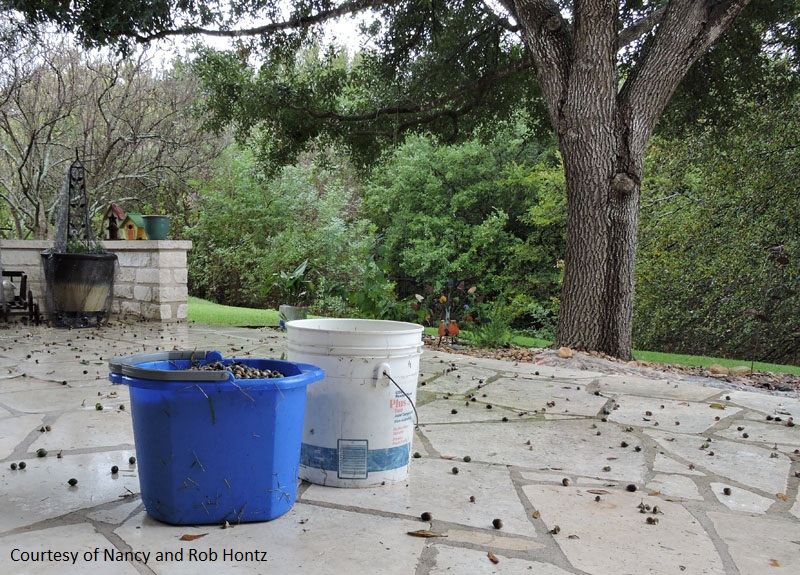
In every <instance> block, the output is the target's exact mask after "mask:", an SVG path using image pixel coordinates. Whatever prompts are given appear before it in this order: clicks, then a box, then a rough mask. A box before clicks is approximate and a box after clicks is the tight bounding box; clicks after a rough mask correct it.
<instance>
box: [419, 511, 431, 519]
mask: <svg viewBox="0 0 800 575" xmlns="http://www.w3.org/2000/svg"><path fill="white" fill-rule="evenodd" d="M419 518H420V519H422V520H423V521H431V520H432V519H433V514H432V513H431V512H430V511H423V512H422V514H421V515H420V516H419Z"/></svg>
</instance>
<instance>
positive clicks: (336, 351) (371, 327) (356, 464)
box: [286, 319, 422, 487]
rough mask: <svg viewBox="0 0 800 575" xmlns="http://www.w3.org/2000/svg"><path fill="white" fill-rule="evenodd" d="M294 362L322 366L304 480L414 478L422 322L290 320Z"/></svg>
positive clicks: (342, 482) (309, 419) (309, 408)
mask: <svg viewBox="0 0 800 575" xmlns="http://www.w3.org/2000/svg"><path fill="white" fill-rule="evenodd" d="M286 333H287V349H288V360H289V361H292V362H303V363H309V364H311V365H316V366H318V367H321V368H322V369H323V370H324V371H325V379H323V380H322V381H319V382H317V383H315V384H314V385H313V386H310V387H309V389H308V391H307V398H306V414H305V425H304V428H303V440H302V446H301V451H300V472H299V474H300V478H301V479H305V480H307V481H310V482H312V483H316V484H318V485H329V486H333V487H369V486H373V485H380V484H381V483H383V482H394V481H402V480H404V479H406V478H407V477H408V465H409V462H410V461H411V443H412V440H413V437H414V426H415V418H416V414H415V411H414V404H415V403H416V395H417V379H418V378H419V359H420V356H421V355H422V326H420V325H417V324H413V323H404V322H397V321H383V320H369V319H304V320H297V321H290V322H288V323H287V324H286Z"/></svg>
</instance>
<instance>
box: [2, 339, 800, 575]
mask: <svg viewBox="0 0 800 575" xmlns="http://www.w3.org/2000/svg"><path fill="white" fill-rule="evenodd" d="M428 343H429V344H430V343H432V342H428ZM443 343H447V342H443ZM170 350H219V351H220V352H221V353H222V355H223V356H224V357H230V358H239V359H245V358H252V359H259V358H266V359H277V358H280V357H281V355H282V354H284V353H285V352H286V341H285V337H284V335H283V334H282V333H280V332H278V331H276V330H273V329H235V328H217V327H201V326H194V325H186V324H178V325H169V326H168V325H160V324H146V323H145V324H136V325H123V324H117V325H111V326H108V327H107V328H104V329H102V330H95V329H87V330H51V329H47V328H27V327H11V328H5V329H2V330H0V370H2V373H0V502H2V503H1V504H0V566H2V567H1V568H0V571H2V573H3V574H4V575H5V574H6V573H8V574H17V573H20V574H21V573H26V574H37V575H38V574H42V575H49V574H59V575H60V574H62V573H87V574H88V573H92V574H96V573H140V574H144V573H147V574H150V575H152V574H155V575H167V574H183V573H186V574H194V573H198V572H213V573H251V574H254V575H255V574H263V573H272V572H275V573H300V572H309V573H312V572H313V573H321V574H337V575H338V574H341V573H348V572H354V573H355V572H357V573H365V574H373V573H374V574H390V575H391V574H395V573H396V574H398V575H408V574H412V573H413V574H415V575H438V574H445V573H477V574H484V573H486V574H489V573H514V574H516V573H520V574H521V573H542V574H546V575H568V574H572V575H579V574H580V575H585V574H592V575H606V574H612V573H613V574H617V573H620V574H621V573H636V574H640V573H656V574H668V573H707V574H709V573H710V574H731V575H751V574H752V575H762V574H763V573H771V574H782V573H787V574H788V573H792V574H794V573H798V572H800V522H798V519H800V493H799V489H798V488H799V487H800V432H799V431H798V427H797V426H791V425H789V422H790V419H789V418H792V421H793V420H795V419H799V418H800V399H798V394H797V392H796V389H797V388H796V387H795V386H794V382H793V381H790V380H789V379H788V378H784V379H782V378H776V377H773V378H768V377H764V378H761V377H760V376H750V377H732V376H730V375H726V376H724V375H718V374H715V375H713V377H712V376H711V374H709V373H703V372H700V371H698V370H686V369H684V370H679V369H677V368H672V367H669V366H666V367H665V366H648V365H643V364H630V363H624V362H617V361H613V360H612V359H610V358H604V357H600V356H592V355H587V354H574V355H573V357H571V358H560V357H558V356H557V353H556V352H554V351H551V350H544V351H543V350H521V349H509V350H502V351H501V352H488V351H486V350H482V351H475V352H471V353H472V354H471V355H467V354H465V353H451V351H453V350H452V349H451V348H450V347H449V346H448V345H442V346H441V347H432V346H431V345H428V346H427V347H426V348H425V350H424V353H423V356H422V360H421V365H420V376H419V381H418V384H417V415H418V417H419V426H418V428H417V429H416V430H415V433H414V441H413V445H412V446H411V447H410V454H411V455H412V457H411V460H410V464H409V474H408V477H407V478H405V479H404V480H401V481H397V482H394V483H387V484H385V485H374V486H372V487H369V488H362V489H347V488H336V487H325V486H321V485H312V484H309V483H304V482H301V483H299V485H298V489H297V499H296V502H295V504H294V506H293V507H292V508H291V510H290V511H289V512H287V513H286V514H285V515H282V516H280V517H278V518H276V519H273V520H272V521H266V522H261V523H248V524H240V525H237V524H235V522H234V524H229V525H224V524H220V525H216V524H215V525H179V526H175V525H167V524H165V523H160V522H158V521H156V520H155V519H153V518H151V517H150V516H148V515H147V513H146V512H145V509H144V507H143V504H142V500H141V496H140V484H139V480H140V471H141V468H142V466H145V465H146V464H147V462H142V461H140V460H137V459H136V458H134V457H133V456H134V455H136V447H137V446H136V445H135V438H134V433H133V425H132V420H131V405H130V397H129V394H128V390H127V389H126V388H125V387H124V386H117V385H112V384H111V383H110V382H109V381H108V379H107V378H108V369H107V362H108V360H109V359H111V358H115V357H121V356H127V355H132V354H134V353H146V352H154V351H170ZM456 351H462V352H463V351H464V350H463V349H462V350H456ZM653 367H658V368H659V369H653ZM243 373H244V372H243ZM258 377H265V374H258ZM237 378H239V376H238V375H237ZM312 385H313V384H312ZM781 389H785V390H784V391H780V390H781ZM793 390H794V391H793ZM367 391H368V390H367V389H365V390H364V392H365V393H366V392H367ZM243 397H245V396H243ZM278 403H280V402H278ZM98 406H99V407H98ZM353 409H354V411H353V415H352V416H353V417H363V416H364V414H359V413H358V412H357V410H356V409H355V406H353ZM196 424H197V425H200V424H202V422H196ZM221 424H222V422H216V423H215V425H221ZM227 424H229V425H236V422H228V423H227ZM192 431H193V430H192V429H187V430H186V432H187V434H189V436H191V434H192ZM347 439H352V438H347ZM242 441H243V442H246V441H247V438H246V437H243V438H242ZM238 447H239V446H226V447H225V448H224V449H221V451H222V452H224V453H222V454H221V460H223V459H224V461H225V465H240V464H242V462H243V461H244V462H245V464H246V460H247V459H246V458H247V457H252V456H253V455H251V454H247V455H245V452H243V451H240V450H239V449H238ZM45 452H46V453H45ZM40 453H41V454H43V455H41V456H39V454H40ZM139 459H141V458H139ZM157 463H158V465H161V466H163V468H164V471H163V473H165V474H166V473H168V472H169V471H168V470H169V462H168V461H164V462H157ZM23 464H24V465H23ZM12 466H13V467H14V468H13V469H12ZM112 469H113V470H115V471H112ZM456 469H457V470H458V472H457V473H456V472H455V471H454V470H456ZM203 474H204V470H203V469H201V468H200V467H199V466H198V467H197V468H196V469H195V468H193V469H192V480H193V481H197V482H198V483H199V482H201V481H202V478H203ZM69 479H75V480H77V482H76V483H75V484H74V485H70V484H69V482H68V480H69ZM190 487H191V484H190V483H187V488H190ZM204 503H208V502H205V501H204V502H200V503H199V504H204ZM423 517H425V519H423ZM95 549H97V550H98V553H99V555H98V557H97V558H95V557H94V556H93V553H94V550H95ZM15 550H16V551H15ZM23 551H24V552H26V553H29V554H30V553H40V552H43V553H45V560H43V561H31V560H22V559H21V555H20V554H21V553H22V552H23ZM48 551H50V552H51V554H50V556H49V557H50V558H49V559H48V558H47V555H46V553H47V552H48ZM56 551H70V552H74V553H77V554H79V559H78V560H77V561H76V562H75V563H74V564H65V563H64V562H62V561H56V560H53V559H52V557H53V553H55V552H56ZM84 554H86V555H84ZM29 556H30V555H28V556H26V557H29ZM262 559H263V561H262Z"/></svg>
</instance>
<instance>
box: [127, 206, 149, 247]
mask: <svg viewBox="0 0 800 575" xmlns="http://www.w3.org/2000/svg"><path fill="white" fill-rule="evenodd" d="M120 229H121V230H122V237H123V239H126V240H146V239H147V234H146V233H145V231H144V219H143V218H142V214H132V213H130V212H129V213H128V215H126V216H125V219H124V220H122V225H121V226H120Z"/></svg>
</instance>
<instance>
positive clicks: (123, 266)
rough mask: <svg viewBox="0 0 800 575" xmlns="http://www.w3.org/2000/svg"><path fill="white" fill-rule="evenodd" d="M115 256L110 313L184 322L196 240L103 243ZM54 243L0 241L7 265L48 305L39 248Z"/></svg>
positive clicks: (0, 260)
mask: <svg viewBox="0 0 800 575" xmlns="http://www.w3.org/2000/svg"><path fill="white" fill-rule="evenodd" d="M102 243H103V245H104V246H105V247H106V249H107V250H108V251H109V252H110V253H114V254H117V258H118V265H117V271H116V274H115V275H114V302H113V306H112V310H111V311H112V314H113V315H114V316H115V318H116V319H125V318H129V319H136V320H138V319H147V320H156V321H164V322H171V321H184V320H186V316H187V313H188V300H189V291H188V287H187V276H188V274H187V269H186V254H187V252H188V251H189V250H190V249H192V242H189V241H179V240H161V241H152V240H137V241H106V242H102ZM52 245H53V244H52V242H48V241H39V240H0V264H2V266H3V269H7V270H15V271H22V272H25V273H26V274H27V275H28V288H29V289H30V290H31V291H32V292H33V297H34V299H36V300H37V301H38V302H39V303H40V305H41V306H42V308H44V285H43V278H44V269H43V267H42V257H41V255H40V254H41V252H42V251H43V250H45V249H47V248H50V247H52Z"/></svg>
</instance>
